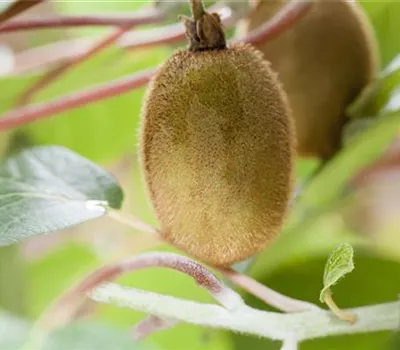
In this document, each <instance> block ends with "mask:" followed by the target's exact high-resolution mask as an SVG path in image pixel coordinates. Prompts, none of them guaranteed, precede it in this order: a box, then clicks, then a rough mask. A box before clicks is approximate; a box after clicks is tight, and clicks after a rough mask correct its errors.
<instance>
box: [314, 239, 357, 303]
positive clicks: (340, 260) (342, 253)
mask: <svg viewBox="0 0 400 350" xmlns="http://www.w3.org/2000/svg"><path fill="white" fill-rule="evenodd" d="M353 256H354V250H353V247H352V246H351V245H350V244H348V243H343V244H341V245H340V246H338V247H337V248H336V249H335V250H334V251H333V252H332V253H331V255H330V256H329V258H328V261H327V262H326V265H325V271H324V288H322V290H321V294H320V300H321V302H324V297H325V294H326V293H327V292H329V289H330V288H331V287H332V286H333V285H334V284H336V283H337V282H338V281H339V280H340V279H341V278H342V277H344V276H345V275H346V274H348V273H349V272H351V271H353V269H354V262H353Z"/></svg>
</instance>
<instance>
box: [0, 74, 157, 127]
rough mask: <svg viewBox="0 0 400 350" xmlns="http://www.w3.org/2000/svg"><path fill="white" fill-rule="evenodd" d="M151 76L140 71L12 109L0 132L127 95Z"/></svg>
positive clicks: (146, 81)
mask: <svg viewBox="0 0 400 350" xmlns="http://www.w3.org/2000/svg"><path fill="white" fill-rule="evenodd" d="M153 74H154V69H149V70H145V71H141V72H139V73H137V74H134V75H132V76H128V77H125V78H121V79H118V80H115V81H112V82H110V83H107V84H105V85H100V86H97V87H95V88H89V89H86V90H81V91H78V92H76V93H73V94H70V95H66V96H63V97H61V98H59V99H56V100H54V101H51V102H47V103H43V104H36V105H31V106H27V107H23V108H18V109H14V110H12V111H10V112H8V113H6V114H4V115H3V116H2V118H0V131H5V130H8V129H12V128H15V127H17V126H20V125H24V124H27V123H30V122H33V121H35V120H39V119H44V118H46V117H49V116H51V115H53V114H56V113H60V112H65V111H67V110H70V109H73V108H77V107H81V106H85V105H87V104H89V103H93V102H97V101H101V100H105V99H107V98H111V97H114V96H116V95H120V94H124V93H127V92H129V91H131V90H133V89H136V88H139V87H141V86H143V85H145V84H147V83H148V81H149V80H150V78H151V77H152V75H153Z"/></svg>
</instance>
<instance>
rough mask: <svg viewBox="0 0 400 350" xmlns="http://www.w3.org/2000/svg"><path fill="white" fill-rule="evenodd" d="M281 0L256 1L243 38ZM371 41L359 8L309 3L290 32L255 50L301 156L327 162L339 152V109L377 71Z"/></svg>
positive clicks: (340, 0)
mask: <svg viewBox="0 0 400 350" xmlns="http://www.w3.org/2000/svg"><path fill="white" fill-rule="evenodd" d="M286 3H287V0H268V1H265V0H261V1H258V3H257V5H256V7H255V9H254V10H253V11H252V13H251V15H250V16H249V18H248V20H247V21H246V23H245V25H244V28H242V29H243V30H244V33H247V32H249V31H251V30H254V29H256V28H257V27H259V26H260V25H261V24H263V23H264V22H266V21H267V20H268V19H270V18H271V17H273V16H274V15H275V14H276V13H277V12H278V11H279V10H280V9H281V8H282V7H283V6H284V5H285V4H286ZM376 45H377V44H376V40H375V38H374V34H373V30H372V28H371V26H370V24H369V22H368V19H367V18H366V15H365V14H364V12H363V10H362V9H361V8H360V5H359V4H357V3H355V2H352V1H348V0H336V1H324V0H315V1H314V2H313V4H312V7H311V9H310V11H309V12H308V13H307V14H306V15H305V16H304V18H302V19H301V20H300V21H299V22H298V23H296V24H295V25H293V27H292V28H290V29H288V30H286V31H285V32H284V33H282V34H280V35H279V36H277V37H276V38H274V39H272V40H269V41H266V42H262V43H260V44H257V45H256V47H257V48H258V49H259V50H260V51H261V52H262V53H263V54H264V56H265V59H266V60H268V61H270V62H271V67H272V68H273V69H274V70H275V71H276V72H277V73H278V76H279V79H280V80H281V81H282V84H283V88H284V90H285V91H286V93H287V95H288V99H289V104H290V106H291V109H292V113H293V117H294V119H295V124H296V134H297V142H298V147H297V152H298V155H299V156H301V157H318V158H321V159H323V160H327V159H329V158H331V157H332V156H333V155H334V154H335V153H336V152H337V151H338V150H339V149H340V147H341V134H342V129H343V126H344V124H345V123H346V122H347V121H348V117H347V115H346V112H345V109H346V107H347V106H348V105H349V104H350V103H351V102H352V101H353V100H354V99H355V98H356V97H357V95H358V94H359V93H360V92H361V90H362V89H363V88H364V87H365V86H366V85H367V84H368V83H369V82H370V81H371V80H372V78H373V77H374V75H375V74H376V72H377V69H378V59H377V52H378V50H377V48H376Z"/></svg>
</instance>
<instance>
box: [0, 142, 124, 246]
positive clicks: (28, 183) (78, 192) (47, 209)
mask: <svg viewBox="0 0 400 350" xmlns="http://www.w3.org/2000/svg"><path fill="white" fill-rule="evenodd" d="M122 198H123V194H122V190H121V188H120V187H119V185H118V183H117V181H116V180H115V178H114V177H113V176H112V175H110V174H109V173H107V172H106V171H105V170H104V169H102V168H100V167H99V166H97V165H96V164H93V163H91V162H90V161H88V160H87V159H85V158H82V157H81V156H79V155H77V154H75V153H73V152H71V151H69V150H67V149H65V148H62V147H56V146H49V147H35V148H31V149H28V150H25V151H23V152H21V153H19V154H17V155H15V156H11V157H9V158H7V159H5V161H4V162H3V163H2V164H0V245H7V244H12V243H15V242H18V241H20V240H22V239H25V238H28V237H30V236H34V235H39V234H43V233H48V232H53V231H57V230H61V229H64V228H67V227H70V226H73V225H77V224H79V223H82V222H84V221H88V220H91V219H94V218H98V217H101V216H103V215H105V214H106V211H107V208H108V207H112V208H115V209H118V208H120V206H121V203H122Z"/></svg>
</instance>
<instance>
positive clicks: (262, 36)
mask: <svg viewBox="0 0 400 350" xmlns="http://www.w3.org/2000/svg"><path fill="white" fill-rule="evenodd" d="M310 6H311V2H310V0H292V1H291V2H290V3H289V4H288V5H287V6H285V7H284V8H283V9H282V10H281V11H279V13H278V14H277V15H276V16H274V17H273V18H272V19H271V20H270V21H268V22H267V23H265V24H264V25H263V26H261V28H259V29H257V30H255V31H253V32H252V33H249V35H248V36H247V37H246V38H244V39H242V40H240V41H244V42H248V43H255V42H258V41H259V40H269V39H271V38H272V37H274V36H276V35H278V34H280V33H281V32H282V31H284V30H285V29H287V28H288V27H290V26H291V25H293V24H294V23H296V21H298V20H299V19H300V18H302V16H303V15H304V14H305V13H306V12H307V11H308V9H309V8H310ZM164 39H165V40H167V38H164ZM159 43H160V42H159V41H154V42H153V44H154V45H156V44H159ZM144 77H145V78H144ZM150 78H151V73H149V72H148V71H146V72H143V73H139V74H138V75H137V76H133V77H130V78H127V79H123V80H117V81H112V82H110V83H107V84H105V85H103V86H100V87H98V88H96V89H90V90H84V91H80V92H77V93H74V94H72V95H66V96H63V97H61V98H59V99H57V100H55V101H50V102H48V103H44V104H39V105H33V106H27V107H25V108H19V109H15V110H12V111H10V112H8V113H6V114H5V115H3V116H2V117H0V131H1V130H7V129H12V128H15V127H17V126H20V125H24V124H26V123H29V122H32V121H35V120H39V119H43V118H46V117H48V116H50V115H52V114H56V113H59V112H63V111H66V110H69V109H72V108H77V107H81V106H84V105H86V104H88V103H92V102H95V101H99V100H102V99H106V98H110V97H112V96H114V95H116V94H120V93H125V92H127V91H129V90H130V89H134V88H138V87H140V86H142V85H144V84H146V83H147V82H148V81H149V79H150Z"/></svg>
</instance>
